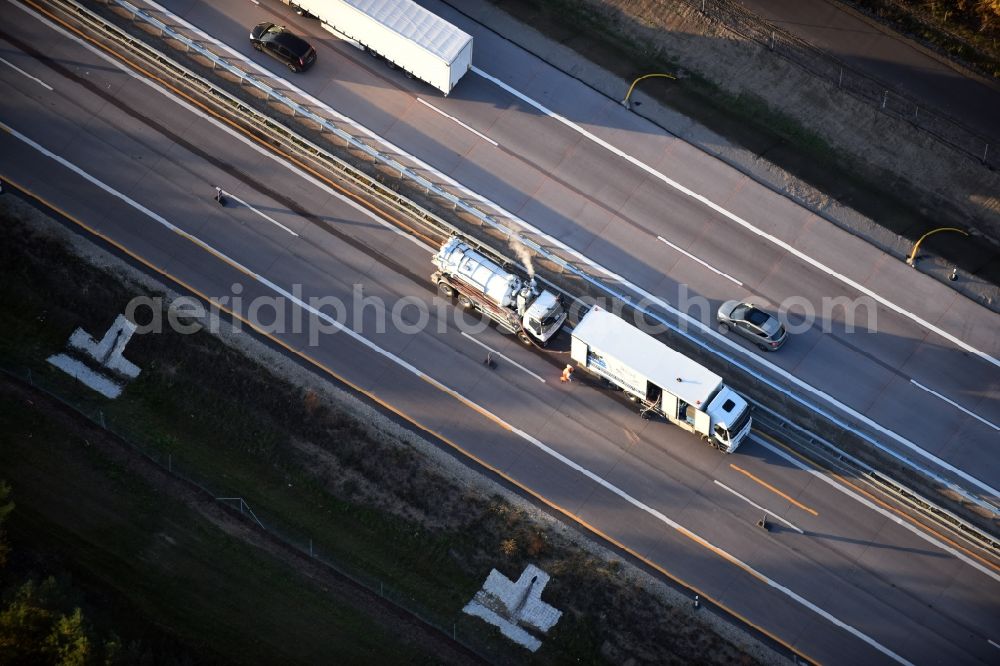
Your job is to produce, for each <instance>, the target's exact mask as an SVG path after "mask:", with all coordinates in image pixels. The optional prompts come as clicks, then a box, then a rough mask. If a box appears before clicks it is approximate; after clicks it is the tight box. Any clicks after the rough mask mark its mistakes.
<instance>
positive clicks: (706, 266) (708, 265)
mask: <svg viewBox="0 0 1000 666" xmlns="http://www.w3.org/2000/svg"><path fill="white" fill-rule="evenodd" d="M656 239H657V240H660V241H663V242H664V243H666V244H667V245H669V246H670V247H672V248H674V249H675V250H677V251H678V252H680V253H681V254H683V255H684V256H686V257H688V258H690V259H694V260H695V261H697V262H698V263H699V264H701V265H702V266H704V267H705V268H707V269H708V270H710V271H712V272H713V273H718V274H719V275H721V276H722V277H724V278H726V279H727V280H732V281H733V282H735V283H736V284H738V285H740V286H741V287H742V286H743V283H742V282H740V281H739V280H737V279H736V278H734V277H733V276H732V275H728V274H726V273H723V272H722V271H720V270H719V269H718V268H715V267H714V266H712V265H710V264H709V263H707V262H705V261H702V260H701V259H699V258H698V257H696V256H694V255H693V254H691V253H690V252H688V251H687V250H684V249H682V248H679V247H677V246H676V245H674V244H673V243H671V242H670V241H668V240H667V239H666V238H664V237H663V236H657V237H656Z"/></svg>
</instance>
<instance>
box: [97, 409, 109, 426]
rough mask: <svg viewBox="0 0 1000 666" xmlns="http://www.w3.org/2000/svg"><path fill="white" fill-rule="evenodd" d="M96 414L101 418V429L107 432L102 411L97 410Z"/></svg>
mask: <svg viewBox="0 0 1000 666" xmlns="http://www.w3.org/2000/svg"><path fill="white" fill-rule="evenodd" d="M97 414H98V416H100V417H101V427H102V428H104V429H105V430H107V429H108V426H106V425H105V424H104V410H103V409H98V410H97Z"/></svg>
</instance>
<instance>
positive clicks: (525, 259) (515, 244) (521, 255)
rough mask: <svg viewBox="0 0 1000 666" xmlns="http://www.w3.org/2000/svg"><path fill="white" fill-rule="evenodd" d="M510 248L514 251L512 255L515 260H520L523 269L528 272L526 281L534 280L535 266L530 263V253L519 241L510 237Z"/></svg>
mask: <svg viewBox="0 0 1000 666" xmlns="http://www.w3.org/2000/svg"><path fill="white" fill-rule="evenodd" d="M509 244H510V248H511V249H512V250H514V254H516V255H517V258H518V259H520V260H521V263H522V264H524V267H525V268H526V269H527V271H528V279H529V280H531V279H534V277H535V265H534V264H533V263H531V252H530V251H529V250H528V248H526V247H525V246H524V243H522V242H521V239H520V238H519V237H517V236H511V237H510V240H509Z"/></svg>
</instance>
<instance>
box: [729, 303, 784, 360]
mask: <svg viewBox="0 0 1000 666" xmlns="http://www.w3.org/2000/svg"><path fill="white" fill-rule="evenodd" d="M718 320H719V330H720V331H722V332H723V333H726V332H728V331H730V330H732V331H736V332H737V333H739V334H740V335H742V336H743V337H744V338H746V339H747V340H750V341H751V342H753V343H754V344H755V345H757V346H758V347H760V348H761V349H762V350H764V351H777V350H778V349H779V348H780V347H781V345H783V344H785V339H786V338H787V337H788V334H787V333H786V332H785V327H784V326H782V325H781V322H780V321H778V318H777V317H773V316H771V315H769V314H767V313H766V312H764V311H763V310H759V309H757V308H756V307H754V305H753V303H741V302H740V301H726V302H725V303H723V304H722V305H721V306H720V307H719V312H718Z"/></svg>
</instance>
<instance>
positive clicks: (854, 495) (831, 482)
mask: <svg viewBox="0 0 1000 666" xmlns="http://www.w3.org/2000/svg"><path fill="white" fill-rule="evenodd" d="M750 438H751V439H752V440H753V441H754V442H756V443H757V444H760V445H761V446H763V447H764V448H765V449H767V450H768V451H770V452H771V453H773V454H775V455H777V456H780V457H781V458H782V459H784V460H786V461H788V462H790V463H791V464H793V465H795V466H796V467H798V468H799V469H801V470H803V471H805V472H808V473H809V474H812V475H813V476H814V477H816V478H817V479H819V480H820V481H822V482H823V483H825V484H827V485H828V486H831V487H833V488H836V489H837V490H839V491H840V492H842V493H844V494H845V495H847V496H848V497H851V498H852V499H854V500H855V501H857V502H860V503H861V504H864V505H865V506H866V507H868V508H869V509H871V510H873V511H876V512H878V513H880V514H882V515H883V516H885V517H886V518H888V519H889V520H891V521H892V522H894V523H896V524H897V525H899V526H900V527H902V528H904V529H907V530H909V531H910V532H912V533H914V534H916V535H917V536H918V537H920V538H921V539H923V540H924V541H926V542H927V543H930V544H933V545H935V546H937V547H938V548H940V549H941V550H943V551H945V552H947V553H950V554H952V555H954V556H955V557H957V558H958V559H960V560H962V561H963V562H965V563H966V564H968V565H969V566H971V567H972V568H973V569H976V570H978V571H980V572H981V573H984V574H986V575H987V576H989V577H990V578H992V579H993V580H994V581H997V582H1000V574H998V573H997V572H996V571H994V570H993V569H990V568H988V567H986V566H984V565H983V564H982V563H980V562H977V561H975V560H974V559H972V558H971V557H969V556H968V555H966V554H965V553H963V552H962V551H960V550H958V549H957V548H953V547H952V546H950V545H949V544H946V543H944V542H943V541H941V540H939V539H935V538H934V537H932V536H931V535H930V534H927V533H926V532H924V531H923V530H921V529H918V528H917V527H916V526H915V525H912V524H911V523H909V522H907V521H905V520H903V519H902V518H900V517H899V516H897V515H896V514H894V513H892V512H891V511H888V510H886V509H883V508H882V507H880V506H879V505H877V504H875V503H874V502H872V501H870V500H869V499H868V498H866V497H862V496H861V495H859V494H858V493H856V492H854V491H853V490H851V489H850V488H847V487H846V486H843V485H841V484H839V483H837V482H836V481H834V480H833V479H831V478H830V477H828V476H826V475H825V474H822V473H820V472H819V471H817V470H815V469H813V468H812V467H809V466H808V465H806V464H805V463H803V462H802V461H801V460H799V459H798V458H796V457H795V456H793V455H791V454H789V453H786V452H785V451H783V450H781V449H779V448H778V447H776V446H774V445H773V444H771V443H770V442H767V441H765V440H763V439H761V437H759V436H758V435H755V434H753V433H750Z"/></svg>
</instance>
